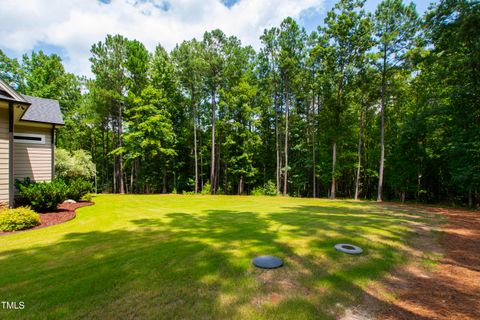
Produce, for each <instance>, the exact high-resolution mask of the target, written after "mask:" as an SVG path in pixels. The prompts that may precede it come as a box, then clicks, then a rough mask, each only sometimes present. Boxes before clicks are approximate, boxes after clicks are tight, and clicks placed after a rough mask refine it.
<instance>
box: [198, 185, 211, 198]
mask: <svg viewBox="0 0 480 320" xmlns="http://www.w3.org/2000/svg"><path fill="white" fill-rule="evenodd" d="M200 194H203V195H205V194H210V183H209V182H207V183H205V184H204V185H203V189H202V192H200Z"/></svg>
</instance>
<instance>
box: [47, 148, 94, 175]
mask: <svg viewBox="0 0 480 320" xmlns="http://www.w3.org/2000/svg"><path fill="white" fill-rule="evenodd" d="M95 173H96V169H95V164H94V163H93V162H92V157H91V156H90V154H89V153H88V152H86V151H85V150H76V151H73V152H69V151H67V150H64V149H57V150H55V175H56V176H57V177H59V178H63V179H73V178H84V179H90V178H92V177H93V176H95Z"/></svg>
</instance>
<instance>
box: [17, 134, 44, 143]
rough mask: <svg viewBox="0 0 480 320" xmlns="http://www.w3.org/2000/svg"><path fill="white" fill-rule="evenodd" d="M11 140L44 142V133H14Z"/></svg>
mask: <svg viewBox="0 0 480 320" xmlns="http://www.w3.org/2000/svg"><path fill="white" fill-rule="evenodd" d="M13 140H14V141H15V142H18V143H36V144H45V135H43V134H33V133H14V134H13Z"/></svg>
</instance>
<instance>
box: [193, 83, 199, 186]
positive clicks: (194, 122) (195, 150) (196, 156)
mask: <svg viewBox="0 0 480 320" xmlns="http://www.w3.org/2000/svg"><path fill="white" fill-rule="evenodd" d="M194 96H195V91H194V90H193V89H192V113H193V153H194V158H195V194H197V193H198V155H197V107H196V105H195V100H194Z"/></svg>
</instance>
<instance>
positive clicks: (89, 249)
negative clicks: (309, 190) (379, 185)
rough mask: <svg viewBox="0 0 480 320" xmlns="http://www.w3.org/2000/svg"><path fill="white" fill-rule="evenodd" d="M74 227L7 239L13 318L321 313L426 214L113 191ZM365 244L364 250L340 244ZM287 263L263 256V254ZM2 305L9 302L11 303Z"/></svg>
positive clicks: (4, 279)
mask: <svg viewBox="0 0 480 320" xmlns="http://www.w3.org/2000/svg"><path fill="white" fill-rule="evenodd" d="M94 201H95V202H96V204H95V205H94V206H91V207H85V208H82V209H79V210H78V211H77V218H76V219H74V220H72V221H70V222H67V223H65V224H62V225H57V226H53V227H48V228H45V229H39V230H34V231H29V232H24V233H19V234H15V235H8V236H1V237H0V270H1V273H0V301H23V302H24V303H25V309H24V310H2V309H1V308H0V318H1V319H14V318H15V319H17V318H32V319H60V318H68V319H81V318H88V319H116V318H127V319H158V318H167V319H174V318H176V319H212V318H217V319H226V318H238V319H293V318H294V319H318V318H321V319H322V318H325V319H330V318H335V317H336V316H337V315H338V314H339V313H341V312H342V310H343V309H344V308H345V307H347V306H349V305H352V304H354V303H356V302H358V299H359V297H360V295H361V293H362V291H363V288H364V287H365V285H366V284H367V283H368V282H369V281H372V280H375V279H378V278H379V277H381V276H382V275H383V274H384V273H385V272H387V271H388V270H389V269H391V268H392V267H393V266H394V265H396V264H399V263H401V262H402V260H403V257H404V255H403V253H402V251H403V248H404V247H405V245H406V243H407V242H408V241H407V240H408V239H409V238H410V237H411V236H412V231H411V229H410V228H409V222H410V221H412V219H413V220H414V219H422V218H421V217H419V216H416V215H415V216H414V215H410V214H408V213H405V212H396V211H391V210H387V209H384V208H382V207H381V206H378V205H376V204H375V203H369V202H353V201H330V200H318V199H294V198H282V197H273V198H272V197H233V196H176V195H169V196H160V195H123V196H122V195H101V196H97V197H95V199H94ZM339 242H347V243H353V244H356V245H359V246H361V247H363V248H364V250H365V253H364V254H363V255H361V256H350V255H346V254H343V253H340V252H337V251H335V250H334V249H333V246H334V245H335V244H336V243H339ZM262 254H272V255H277V256H279V257H281V258H283V259H284V260H285V266H284V267H283V268H280V269H276V270H270V271H263V270H260V269H256V268H254V267H253V266H252V265H251V259H252V258H253V257H254V256H256V255H262ZM0 307H1V306H0Z"/></svg>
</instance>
